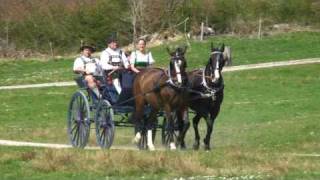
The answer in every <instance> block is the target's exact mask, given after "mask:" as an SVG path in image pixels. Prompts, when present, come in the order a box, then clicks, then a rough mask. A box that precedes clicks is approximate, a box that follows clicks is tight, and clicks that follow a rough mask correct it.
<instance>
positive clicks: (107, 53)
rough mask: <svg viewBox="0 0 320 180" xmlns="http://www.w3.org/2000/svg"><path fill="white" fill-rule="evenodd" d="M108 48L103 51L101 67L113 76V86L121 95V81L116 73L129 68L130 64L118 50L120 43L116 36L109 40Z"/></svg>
mask: <svg viewBox="0 0 320 180" xmlns="http://www.w3.org/2000/svg"><path fill="white" fill-rule="evenodd" d="M107 46H108V47H107V48H106V49H105V50H104V51H102V53H101V56H100V60H101V61H100V62H101V67H102V69H103V70H106V71H107V73H109V74H112V77H113V79H112V82H113V85H114V87H115V88H116V90H117V92H118V94H120V92H121V86H120V81H119V72H116V71H118V70H120V69H123V68H125V69H127V68H128V67H129V62H128V59H127V57H126V55H125V53H124V52H123V51H122V50H121V49H119V48H118V41H117V39H116V38H115V37H114V36H111V37H109V38H108V39H107ZM108 78H111V77H108Z"/></svg>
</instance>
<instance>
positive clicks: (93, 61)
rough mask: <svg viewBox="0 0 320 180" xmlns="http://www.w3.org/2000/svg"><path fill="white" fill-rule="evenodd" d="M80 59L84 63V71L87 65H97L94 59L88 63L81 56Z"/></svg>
mask: <svg viewBox="0 0 320 180" xmlns="http://www.w3.org/2000/svg"><path fill="white" fill-rule="evenodd" d="M80 59H81V60H82V62H83V64H84V69H86V65H87V64H88V63H96V60H95V59H94V58H90V61H86V60H85V59H84V58H83V57H82V56H80Z"/></svg>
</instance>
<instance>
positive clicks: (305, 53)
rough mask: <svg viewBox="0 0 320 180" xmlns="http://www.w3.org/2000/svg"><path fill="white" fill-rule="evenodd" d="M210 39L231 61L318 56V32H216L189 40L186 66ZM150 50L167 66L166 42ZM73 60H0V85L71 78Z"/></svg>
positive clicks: (204, 56) (201, 56) (200, 59)
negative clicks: (237, 34) (245, 34)
mask: <svg viewBox="0 0 320 180" xmlns="http://www.w3.org/2000/svg"><path fill="white" fill-rule="evenodd" d="M211 42H214V44H215V45H216V46H218V45H220V44H221V43H225V44H226V45H227V46H231V48H232V56H233V64H234V65H241V64H252V63H261V62H270V61H283V60H289V59H302V58H314V57H320V51H319V49H320V43H319V42H320V32H295V33H287V34H280V35H275V36H270V37H264V38H263V39H261V40H258V39H255V38H247V37H231V36H218V37H213V38H211V39H209V40H207V41H204V42H191V48H189V49H188V51H187V55H186V58H187V61H188V66H189V69H193V68H196V67H203V66H204V64H205V63H206V62H207V60H208V57H209V51H210V43H211ZM183 43H184V42H178V43H174V44H170V46H175V45H177V44H183ZM151 51H152V52H153V56H154V58H155V59H156V66H162V67H167V64H168V54H167V51H166V49H165V46H159V47H155V48H152V49H151ZM73 61H74V59H58V60H48V61H47V62H43V61H42V62H41V61H37V60H30V61H14V62H12V61H5V62H0V66H1V69H0V73H1V77H0V85H1V86H4V85H13V84H29V83H43V82H56V81H72V79H73V73H72V64H73Z"/></svg>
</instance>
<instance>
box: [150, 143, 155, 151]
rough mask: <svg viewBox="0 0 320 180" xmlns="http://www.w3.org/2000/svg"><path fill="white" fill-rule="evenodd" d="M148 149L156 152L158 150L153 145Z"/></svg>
mask: <svg viewBox="0 0 320 180" xmlns="http://www.w3.org/2000/svg"><path fill="white" fill-rule="evenodd" d="M148 149H149V150H150V151H155V150H156V148H155V147H154V145H153V144H150V145H148Z"/></svg>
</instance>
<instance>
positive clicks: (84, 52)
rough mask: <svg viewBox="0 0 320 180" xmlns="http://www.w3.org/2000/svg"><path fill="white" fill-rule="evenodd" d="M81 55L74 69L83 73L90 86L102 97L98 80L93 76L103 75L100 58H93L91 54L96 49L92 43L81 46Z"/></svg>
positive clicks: (75, 62) (78, 72)
mask: <svg viewBox="0 0 320 180" xmlns="http://www.w3.org/2000/svg"><path fill="white" fill-rule="evenodd" d="M80 51H81V56H80V57H78V58H77V59H76V60H75V61H74V64H73V71H74V72H75V73H77V74H81V75H82V77H83V78H84V80H85V81H86V83H87V84H88V87H89V88H90V89H91V90H92V91H93V92H94V93H95V94H96V95H97V97H100V93H99V90H98V88H97V83H96V80H95V78H94V77H93V76H98V75H102V70H101V66H100V62H99V59H97V58H93V57H92V56H91V54H92V53H93V52H94V51H95V48H94V47H93V46H92V45H83V46H82V47H81V48H80Z"/></svg>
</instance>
